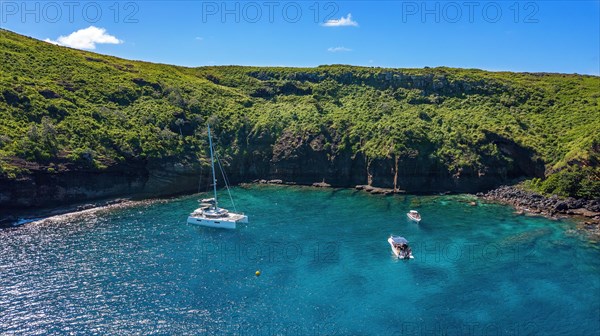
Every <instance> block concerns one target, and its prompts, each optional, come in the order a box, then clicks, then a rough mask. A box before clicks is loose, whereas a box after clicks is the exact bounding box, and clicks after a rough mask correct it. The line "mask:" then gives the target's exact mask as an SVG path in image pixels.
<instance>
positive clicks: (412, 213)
mask: <svg viewBox="0 0 600 336" xmlns="http://www.w3.org/2000/svg"><path fill="white" fill-rule="evenodd" d="M406 216H408V218H409V219H410V220H413V221H415V222H417V223H418V222H420V221H421V215H420V214H419V212H418V211H417V210H410V211H409V212H408V213H407V214H406Z"/></svg>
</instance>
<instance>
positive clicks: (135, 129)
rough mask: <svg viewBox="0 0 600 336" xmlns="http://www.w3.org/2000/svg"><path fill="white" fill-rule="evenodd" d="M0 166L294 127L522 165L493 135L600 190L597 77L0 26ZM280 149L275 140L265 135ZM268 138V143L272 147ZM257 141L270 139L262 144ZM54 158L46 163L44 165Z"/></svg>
mask: <svg viewBox="0 0 600 336" xmlns="http://www.w3.org/2000/svg"><path fill="white" fill-rule="evenodd" d="M0 54H1V57H2V60H3V63H2V71H1V72H0V176H4V177H5V178H17V177H18V176H19V175H24V174H28V173H29V172H30V171H31V169H45V170H46V171H48V172H56V171H57V170H59V169H58V168H56V167H55V166H54V165H60V164H68V165H72V166H73V167H79V168H80V169H98V170H102V169H107V168H109V167H111V166H114V165H117V164H120V163H124V162H129V161H135V160H165V159H169V160H179V161H188V162H191V161H195V160H197V155H198V154H199V153H200V154H202V153H204V151H205V149H206V143H205V142H206V140H205V138H206V137H205V125H206V122H207V121H208V122H210V123H211V125H213V127H214V128H215V134H216V138H217V139H216V141H217V145H218V146H219V148H220V151H221V152H222V155H223V156H224V157H226V158H227V157H239V156H243V155H246V154H248V153H251V152H252V151H255V150H257V149H256V148H254V147H253V144H254V143H257V142H260V141H258V140H259V139H263V140H261V141H265V140H264V139H271V140H268V141H270V144H271V145H272V144H273V142H274V141H276V139H278V138H279V137H280V136H282V135H283V134H296V135H299V136H302V135H305V134H319V133H322V132H326V133H328V134H330V135H332V138H335V141H329V142H328V143H326V144H325V146H329V147H327V148H330V150H331V151H333V152H335V151H342V150H351V151H352V152H361V153H363V154H365V156H366V157H368V158H370V159H377V158H396V157H400V158H402V157H416V156H426V157H427V158H429V159H432V160H433V159H435V160H436V161H437V162H440V163H441V164H443V166H444V167H446V169H447V170H448V172H450V173H451V174H453V173H460V172H461V171H465V170H468V171H475V172H477V171H485V169H486V167H488V166H489V165H492V164H494V165H496V164H502V165H507V166H508V165H511V164H512V163H511V158H510V155H507V154H506V153H502V149H501V148H500V147H499V146H497V144H496V143H494V142H493V141H489V135H490V134H493V135H495V136H497V137H500V138H502V139H508V140H510V141H511V142H513V143H515V144H517V145H518V146H520V147H523V148H527V149H529V150H531V152H532V153H533V154H532V155H533V156H535V158H536V159H540V160H543V162H544V163H545V165H546V171H547V173H548V175H549V177H548V178H547V179H546V180H544V181H542V180H536V181H533V182H532V183H531V185H532V186H534V187H535V188H538V189H539V190H541V191H544V192H550V193H557V194H560V195H564V196H568V195H573V196H580V197H600V192H599V190H598V183H599V176H600V174H599V170H598V158H599V150H598V148H599V147H600V132H599V131H598V130H600V112H599V111H600V109H599V106H600V78H599V77H594V76H581V75H565V74H529V73H509V72H486V71H481V70H472V69H452V68H425V69H383V68H366V67H351V66H342V65H332V66H321V67H317V68H310V69H309V68H258V67H238V66H229V67H201V68H185V67H177V66H170V65H162V64H151V63H145V62H137V61H129V60H124V59H119V58H115V57H109V56H103V55H98V54H94V53H89V52H84V51H79V50H73V49H68V48H64V47H58V46H55V45H51V44H48V43H45V42H41V41H37V40H34V39H30V38H26V37H23V36H20V35H17V34H14V33H11V32H8V31H5V30H0ZM265 148H267V149H268V150H270V147H269V146H266V147H265ZM263 149H264V148H263ZM259 150H260V149H259ZM40 167H43V168H40Z"/></svg>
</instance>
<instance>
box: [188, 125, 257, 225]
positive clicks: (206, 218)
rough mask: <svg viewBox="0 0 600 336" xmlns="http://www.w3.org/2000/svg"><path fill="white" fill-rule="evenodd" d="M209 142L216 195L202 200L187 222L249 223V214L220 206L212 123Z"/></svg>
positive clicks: (194, 223)
mask: <svg viewBox="0 0 600 336" xmlns="http://www.w3.org/2000/svg"><path fill="white" fill-rule="evenodd" d="M208 144H209V146H210V162H211V167H212V178H213V192H214V197H213V198H205V199H203V200H201V201H200V207H199V208H198V209H196V210H195V211H194V212H192V213H191V214H190V215H189V217H188V219H187V222H188V224H192V225H200V226H208V227H214V228H224V229H235V227H236V224H237V223H248V216H246V215H244V214H238V213H233V212H229V210H227V209H223V208H219V203H218V201H217V179H216V178H215V158H214V153H213V145H212V137H211V135H210V125H209V126H208ZM224 180H225V187H226V188H227V191H229V187H228V186H227V179H225V178H224ZM232 203H233V199H232ZM234 208H235V205H234Z"/></svg>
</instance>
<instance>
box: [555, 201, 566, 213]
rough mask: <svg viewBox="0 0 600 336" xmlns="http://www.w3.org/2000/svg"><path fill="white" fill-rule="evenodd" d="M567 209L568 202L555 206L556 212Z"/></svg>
mask: <svg viewBox="0 0 600 336" xmlns="http://www.w3.org/2000/svg"><path fill="white" fill-rule="evenodd" d="M567 209H569V205H568V204H567V202H558V204H556V205H555V206H554V211H565V210H567Z"/></svg>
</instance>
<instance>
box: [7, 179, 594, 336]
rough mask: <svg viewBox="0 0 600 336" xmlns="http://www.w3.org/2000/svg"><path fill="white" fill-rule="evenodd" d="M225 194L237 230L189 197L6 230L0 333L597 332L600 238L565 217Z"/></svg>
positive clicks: (363, 197)
mask: <svg viewBox="0 0 600 336" xmlns="http://www.w3.org/2000/svg"><path fill="white" fill-rule="evenodd" d="M234 195H235V196H236V200H237V201H236V205H237V206H238V208H241V209H242V210H243V211H244V212H245V213H246V214H248V215H249V216H250V224H247V225H240V226H239V227H238V229H237V230H234V231H224V230H218V229H208V228H198V227H193V226H189V225H187V224H186V223H185V221H186V217H187V214H188V213H189V212H190V211H191V210H193V209H194V208H195V207H196V205H197V197H183V198H178V199H173V200H167V201H155V202H146V203H141V204H139V205H136V206H133V207H129V208H122V209H111V210H101V211H97V212H95V213H92V214H90V213H87V214H83V215H79V216H64V217H60V218H58V219H55V220H52V221H46V222H42V223H31V224H27V225H23V226H21V227H17V228H11V229H5V230H1V231H0V274H1V277H0V334H13V333H15V334H19V335H48V334H69V333H71V334H77V335H87V334H102V335H104V334H111V335H125V334H144V335H146V334H159V335H165V334H176V335H181V334H207V335H213V334H218V335H236V334H237V335H331V334H334V335H599V334H600V279H599V275H600V258H599V257H600V249H599V246H598V245H597V244H594V243H591V242H588V241H587V239H586V238H585V237H584V236H581V235H580V234H578V233H576V232H575V231H574V230H573V228H574V225H573V224H572V223H570V222H566V221H551V220H547V219H544V218H537V217H527V216H519V215H515V214H513V209H512V208H509V207H504V206H500V205H485V204H482V205H480V206H477V207H473V206H470V205H469V204H468V201H471V199H469V198H468V197H467V196H429V197H416V196H406V197H384V196H373V195H368V194H366V193H362V192H355V191H353V190H318V189H313V188H292V187H272V186H267V187H262V186H253V187H247V188H236V189H235V191H234ZM223 199H225V197H223ZM224 205H225V204H224ZM409 209H418V210H419V211H420V212H421V213H422V216H423V221H422V222H421V223H420V224H415V223H412V222H409V221H408V220H407V219H406V216H405V213H406V212H407V211H408V210H409ZM392 233H393V234H399V235H403V236H405V237H406V238H408V240H410V241H411V245H412V247H413V252H414V255H415V259H413V260H411V261H399V260H396V259H394V258H393V257H392V253H391V251H390V248H389V245H388V243H387V241H386V239H387V237H388V236H389V235H390V234H392ZM256 270H260V271H261V272H262V274H261V276H259V277H257V276H255V271H256Z"/></svg>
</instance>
